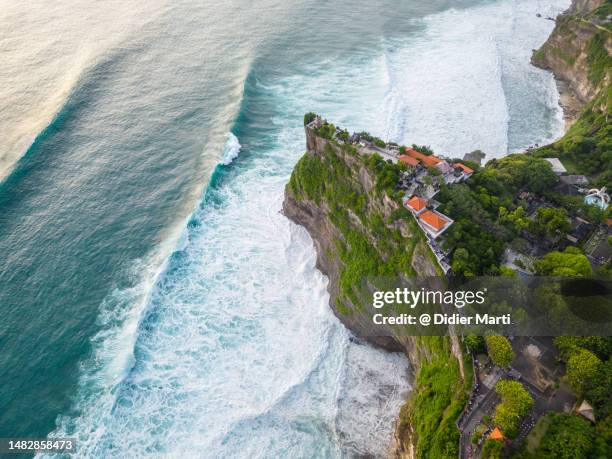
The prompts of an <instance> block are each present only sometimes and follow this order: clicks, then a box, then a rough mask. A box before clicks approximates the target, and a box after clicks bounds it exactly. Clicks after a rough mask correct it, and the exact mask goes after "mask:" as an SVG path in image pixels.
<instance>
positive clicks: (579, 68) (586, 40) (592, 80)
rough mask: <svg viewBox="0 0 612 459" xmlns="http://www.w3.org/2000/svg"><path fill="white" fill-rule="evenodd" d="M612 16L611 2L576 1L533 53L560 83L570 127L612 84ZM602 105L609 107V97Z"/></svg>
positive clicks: (560, 17)
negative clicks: (611, 68)
mask: <svg viewBox="0 0 612 459" xmlns="http://www.w3.org/2000/svg"><path fill="white" fill-rule="evenodd" d="M611 14H612V2H611V1H610V0H573V2H572V5H571V6H570V8H569V9H568V10H567V11H566V12H565V13H563V14H561V15H560V16H559V17H557V19H556V26H555V29H554V30H553V32H552V34H551V35H550V37H549V38H548V40H547V41H546V42H545V43H544V45H542V47H541V48H540V49H539V50H537V51H535V52H534V54H533V57H532V63H533V64H534V65H536V66H538V67H540V68H543V69H547V70H551V71H552V72H553V73H554V75H555V77H556V78H557V81H558V82H559V83H560V84H559V86H560V90H561V96H562V97H561V102H562V105H563V106H564V109H565V114H566V118H567V120H568V121H569V123H568V124H571V123H573V122H574V121H575V120H576V119H577V118H578V116H579V115H580V112H581V111H582V110H583V109H584V108H585V107H586V106H587V105H588V104H589V103H590V102H591V101H592V100H594V99H595V98H596V97H597V96H598V94H599V93H601V91H602V90H603V89H604V88H607V87H608V86H609V84H610V78H611V76H610V72H609V60H610V51H611V50H612V30H611V28H610V19H609V18H610V15H611ZM602 102H604V103H605V104H606V105H607V98H606V100H604V101H602ZM601 108H603V107H601Z"/></svg>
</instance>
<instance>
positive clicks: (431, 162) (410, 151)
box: [406, 148, 442, 167]
mask: <svg viewBox="0 0 612 459" xmlns="http://www.w3.org/2000/svg"><path fill="white" fill-rule="evenodd" d="M406 155H408V156H410V157H412V158H414V159H418V160H419V161H421V162H422V163H423V164H424V165H425V166H427V167H435V166H436V164H439V163H441V162H442V160H441V159H440V158H438V157H437V156H434V155H430V156H427V155H424V154H423V153H421V152H420V151H416V150H415V149H414V148H406Z"/></svg>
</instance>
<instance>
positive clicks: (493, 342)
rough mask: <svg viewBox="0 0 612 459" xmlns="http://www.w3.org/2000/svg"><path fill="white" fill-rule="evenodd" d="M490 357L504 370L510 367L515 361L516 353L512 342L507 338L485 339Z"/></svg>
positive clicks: (490, 337) (488, 337)
mask: <svg viewBox="0 0 612 459" xmlns="http://www.w3.org/2000/svg"><path fill="white" fill-rule="evenodd" d="M485 341H486V343H487V351H488V353H489V357H491V360H492V361H493V363H494V364H495V365H498V366H500V367H502V368H507V367H509V366H510V364H511V363H512V361H513V360H514V351H513V350H512V346H511V345H510V341H508V338H506V337H505V336H499V335H491V336H487V337H486V338H485Z"/></svg>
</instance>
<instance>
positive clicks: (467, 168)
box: [455, 163, 474, 175]
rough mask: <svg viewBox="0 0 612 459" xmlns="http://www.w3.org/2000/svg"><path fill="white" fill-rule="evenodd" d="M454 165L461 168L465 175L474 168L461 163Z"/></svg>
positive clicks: (471, 172) (470, 173) (470, 172)
mask: <svg viewBox="0 0 612 459" xmlns="http://www.w3.org/2000/svg"><path fill="white" fill-rule="evenodd" d="M455 167H456V168H458V169H461V170H462V171H463V173H464V174H466V175H472V174H473V173H474V169H472V168H470V167H467V166H466V165H465V164H462V163H457V164H455Z"/></svg>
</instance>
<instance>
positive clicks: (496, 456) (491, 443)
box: [480, 440, 504, 459]
mask: <svg viewBox="0 0 612 459" xmlns="http://www.w3.org/2000/svg"><path fill="white" fill-rule="evenodd" d="M503 447H504V443H503V442H501V441H499V440H487V441H486V442H485V443H484V445H483V447H482V455H481V456H480V457H481V458H482V459H501V458H502V457H504V456H503V453H502V450H503Z"/></svg>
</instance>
